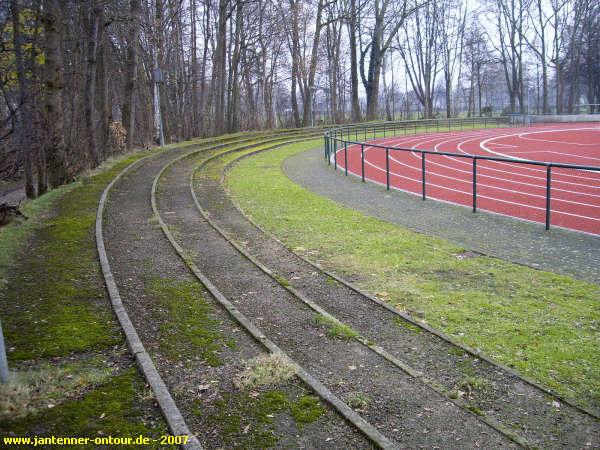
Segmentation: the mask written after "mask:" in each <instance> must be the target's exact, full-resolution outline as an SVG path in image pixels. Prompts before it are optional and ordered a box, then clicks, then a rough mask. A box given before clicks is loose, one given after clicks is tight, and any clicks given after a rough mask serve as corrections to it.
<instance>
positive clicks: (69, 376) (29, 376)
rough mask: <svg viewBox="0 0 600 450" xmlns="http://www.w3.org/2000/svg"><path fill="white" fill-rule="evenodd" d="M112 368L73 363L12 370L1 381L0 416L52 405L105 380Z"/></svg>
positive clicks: (3, 416) (12, 416) (4, 417)
mask: <svg viewBox="0 0 600 450" xmlns="http://www.w3.org/2000/svg"><path fill="white" fill-rule="evenodd" d="M112 372H113V371H112V369H110V368H81V367H79V366H78V365H75V364H71V365H66V366H50V365H46V366H44V367H42V368H40V369H30V370H26V371H18V372H12V373H11V378H10V380H9V382H8V383H3V384H0V420H6V419H11V420H12V419H17V418H21V417H24V416H26V415H28V414H32V413H35V412H38V411H40V410H44V409H48V408H49V407H54V406H56V405H57V404H59V403H62V402H64V401H65V399H68V398H70V397H74V396H77V395H78V394H81V392H82V391H84V390H89V389H90V388H91V387H94V386H97V385H98V384H101V383H103V382H106V380H107V379H108V378H109V377H110V376H111V375H112Z"/></svg>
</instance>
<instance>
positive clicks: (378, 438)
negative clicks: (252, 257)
mask: <svg viewBox="0 0 600 450" xmlns="http://www.w3.org/2000/svg"><path fill="white" fill-rule="evenodd" d="M310 140H312V139H310ZM295 142H298V141H295ZM295 142H289V143H287V144H281V145H279V146H275V147H273V148H276V147H280V146H283V145H288V144H292V143H295ZM273 148H269V149H261V150H258V152H261V151H266V150H272V149H273ZM234 151H235V150H230V151H227V152H224V153H233V152H234ZM190 155H191V154H188V155H182V156H181V157H179V158H176V159H174V160H173V161H171V162H170V163H169V164H167V165H166V166H164V167H163V169H162V170H161V171H160V172H159V173H158V174H157V175H156V176H155V178H154V183H153V185H152V194H151V195H152V197H151V203H152V209H153V211H154V214H155V216H156V218H157V219H158V223H159V224H160V226H161V228H162V230H163V232H164V234H165V236H166V237H167V239H168V240H169V241H170V242H171V245H172V246H173V248H174V249H175V251H176V252H177V254H178V255H179V256H180V257H181V259H182V260H183V261H184V262H185V263H186V264H187V266H188V267H189V269H190V270H191V271H192V273H193V274H194V275H195V276H196V277H197V278H198V279H199V280H200V282H201V283H202V284H203V285H204V286H205V287H206V288H207V289H208V290H209V291H210V293H211V294H212V295H213V297H214V298H215V299H216V300H217V301H218V302H219V303H220V304H221V305H222V306H223V307H224V308H225V309H226V310H227V312H229V313H230V314H231V316H232V317H233V318H235V319H236V320H237V321H238V322H239V323H240V325H242V326H243V327H244V328H245V329H246V330H247V331H248V332H249V333H250V334H251V335H252V336H253V337H254V338H255V339H256V340H257V341H258V342H260V343H261V344H262V345H263V346H264V347H266V348H267V349H268V350H269V351H270V352H272V353H278V354H281V355H283V356H284V358H285V359H286V360H287V361H288V363H289V364H290V365H291V366H292V367H294V369H295V371H296V375H297V376H298V378H300V379H301V380H302V381H303V382H304V383H306V384H307V385H308V386H309V387H310V388H311V389H313V390H314V391H315V392H316V393H317V394H318V395H319V396H320V397H321V398H322V399H323V400H325V401H326V402H327V403H329V404H330V405H331V406H333V407H334V408H335V409H336V410H337V411H338V412H339V413H340V414H341V415H342V416H343V417H344V418H345V419H346V420H347V421H349V422H350V423H351V424H352V425H354V426H355V427H356V428H357V429H358V430H359V431H360V432H361V433H363V434H364V435H365V436H367V437H368V438H369V439H370V440H371V441H372V442H373V443H375V444H376V445H377V446H378V447H380V448H382V449H397V448H399V447H398V445H397V444H396V443H395V442H393V441H391V440H390V439H388V438H387V437H385V436H384V435H383V434H382V433H380V432H379V431H378V430H377V429H376V428H375V427H374V426H373V425H371V424H370V423H368V422H367V421H365V420H364V419H363V418H362V417H361V416H360V415H359V414H358V413H357V412H356V411H354V410H353V409H352V408H350V407H349V406H348V405H346V403H344V402H343V401H341V400H340V399H339V398H338V397H337V396H335V395H334V394H333V393H332V392H331V391H330V390H329V389H328V388H327V387H325V385H323V384H322V383H321V382H320V381H319V380H317V379H316V378H314V377H313V376H312V375H311V374H310V373H308V372H307V371H306V370H304V369H303V368H302V367H301V366H300V365H299V364H298V363H296V362H295V361H294V360H292V359H291V358H290V357H289V356H288V355H287V354H286V353H285V352H283V351H282V350H281V349H280V348H279V347H278V346H277V345H276V344H275V343H274V342H273V341H271V340H270V339H269V338H267V337H266V336H265V335H264V334H263V333H262V332H261V331H260V329H259V328H258V327H256V326H255V325H254V324H253V323H252V322H251V321H250V320H249V319H248V318H247V317H246V316H244V315H243V314H242V313H241V312H240V311H239V310H238V309H237V308H236V307H235V306H234V305H233V304H232V303H231V302H229V300H227V298H226V297H225V296H224V295H223V294H222V293H221V292H220V291H219V290H218V289H217V288H216V286H215V285H214V284H212V282H211V281H210V280H209V279H208V278H207V277H206V276H205V275H204V274H203V273H202V272H201V271H200V269H199V268H198V267H197V266H196V264H194V262H193V261H192V260H191V259H190V258H189V257H188V256H186V255H185V253H184V249H183V248H182V247H181V246H180V245H179V244H178V243H177V242H176V241H175V238H174V237H173V235H172V234H171V232H170V231H169V229H168V226H167V224H166V223H165V222H164V221H163V220H162V217H161V216H160V214H159V212H158V208H157V206H156V195H155V194H156V186H157V184H158V180H159V178H160V177H161V175H162V174H163V172H164V171H165V170H166V169H167V168H168V167H169V166H170V165H172V164H175V163H176V162H178V161H180V160H182V159H185V158H186V157H189V156H190ZM193 174H194V172H192V177H193ZM192 179H193V178H192ZM192 196H193V199H194V202H197V198H196V196H195V194H194V193H193V191H192Z"/></svg>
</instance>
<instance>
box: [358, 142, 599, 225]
mask: <svg viewBox="0 0 600 450" xmlns="http://www.w3.org/2000/svg"><path fill="white" fill-rule="evenodd" d="M370 148H373V147H370ZM365 150H366V147H365ZM365 163H366V164H368V165H369V166H371V167H373V168H374V169H376V170H379V171H380V172H383V173H386V171H385V169H383V168H381V167H379V166H378V165H376V164H373V163H371V162H370V161H368V160H367V159H366V158H365ZM409 167H410V166H409ZM348 173H350V174H352V175H354V176H356V177H360V176H361V175H360V174H358V173H356V172H353V171H352V170H348ZM390 175H394V176H396V177H399V178H403V179H405V180H410V181H416V182H418V183H421V182H422V180H421V178H418V179H417V178H411V177H408V176H405V175H401V174H399V173H396V172H392V171H390ZM369 181H372V182H374V183H377V184H380V185H383V186H385V183H382V182H379V181H375V180H372V179H369ZM427 186H434V187H437V188H440V189H445V190H447V191H451V192H458V193H461V194H467V195H473V193H472V192H471V191H463V190H460V189H453V188H450V187H448V186H443V185H439V184H435V183H428V184H427ZM390 187H392V188H394V189H397V190H399V191H403V192H408V193H410V194H415V195H419V193H418V192H413V191H409V190H407V189H402V188H399V187H395V186H391V185H390ZM432 198H435V197H432ZM477 198H485V199H488V200H492V201H497V202H500V203H508V204H510V205H517V206H522V207H524V208H532V209H537V210H541V211H545V210H546V208H543V207H540V206H534V205H528V204H524V203H518V202H514V201H509V200H503V199H501V198H495V197H489V196H487V195H480V194H478V195H477ZM553 200H555V201H558V200H559V199H553ZM442 201H447V200H442ZM447 202H448V203H452V204H455V205H456V204H459V205H460V203H457V202H450V201H447ZM484 210H485V209H484ZM552 214H562V215H566V216H571V217H578V218H581V219H589V220H593V221H597V222H600V218H596V217H588V216H583V215H580V214H574V213H569V212H566V211H559V210H555V209H552ZM503 215H508V214H503ZM513 217H514V216H513Z"/></svg>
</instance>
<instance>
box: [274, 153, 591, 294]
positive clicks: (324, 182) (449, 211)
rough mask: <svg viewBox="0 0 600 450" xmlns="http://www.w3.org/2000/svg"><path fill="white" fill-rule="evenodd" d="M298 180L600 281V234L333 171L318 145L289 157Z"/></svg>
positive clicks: (367, 209)
mask: <svg viewBox="0 0 600 450" xmlns="http://www.w3.org/2000/svg"><path fill="white" fill-rule="evenodd" d="M283 171H284V173H285V174H286V176H287V177H288V178H290V179H291V180H292V181H294V182H295V183H297V184H299V185H301V186H303V187H305V188H306V189H309V190H311V191H313V192H315V193H317V194H319V195H322V196H324V197H326V198H329V199H331V200H333V201H335V202H336V203H339V204H341V205H344V206H346V207H348V208H352V209H356V210H358V211H361V212H363V213H365V214H368V215H370V216H373V217H377V218H379V219H381V220H385V221H387V222H390V223H394V224H396V225H399V226H401V227H404V228H408V229H410V230H414V231H417V232H420V233H424V234H427V235H430V236H435V237H439V238H442V239H444V240H446V241H448V242H451V243H453V244H456V245H460V246H463V247H466V248H468V249H470V250H474V251H477V252H480V253H483V254H486V255H490V256H495V257H498V258H501V259H505V260H507V261H512V262H516V263H519V264H524V265H526V266H530V267H534V268H536V269H540V270H547V271H549V272H554V273H558V274H563V275H567V276H571V277H574V278H577V279H579V280H584V281H589V282H592V283H595V284H600V238H598V237H593V236H590V235H585V234H581V233H575V232H570V231H565V230H560V229H556V228H554V229H552V228H551V229H550V230H549V231H545V230H544V226H543V225H541V224H533V223H528V222H524V221H519V220H516V219H511V218H507V217H502V216H498V215H494V214H489V213H486V212H478V213H476V214H473V213H472V212H471V210H470V209H469V208H463V207H459V206H454V205H449V204H446V203H442V202H438V201H435V200H427V201H425V202H423V201H422V200H421V198H420V197H417V196H415V195H410V194H406V193H403V192H399V191H389V192H387V191H386V190H385V187H381V186H378V185H375V184H373V183H362V182H361V181H360V179H359V178H356V177H354V176H348V177H345V176H344V172H343V171H342V170H338V171H334V170H333V166H331V167H329V166H328V165H327V162H326V161H325V160H324V157H323V151H322V149H319V148H316V149H313V150H310V151H307V152H303V153H300V154H298V155H295V156H293V157H291V158H289V159H288V160H287V161H285V163H284V165H283Z"/></svg>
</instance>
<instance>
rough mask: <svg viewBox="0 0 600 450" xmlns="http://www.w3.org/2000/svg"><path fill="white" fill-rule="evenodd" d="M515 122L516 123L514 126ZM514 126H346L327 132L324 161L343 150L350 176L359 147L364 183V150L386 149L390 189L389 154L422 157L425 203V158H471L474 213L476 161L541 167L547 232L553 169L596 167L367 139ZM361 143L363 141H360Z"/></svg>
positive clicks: (436, 122)
mask: <svg viewBox="0 0 600 450" xmlns="http://www.w3.org/2000/svg"><path fill="white" fill-rule="evenodd" d="M515 122H516V123H515ZM490 126H491V127H511V126H523V124H521V123H519V121H514V120H513V119H511V118H510V117H474V118H468V119H430V120H413V121H405V122H382V123H370V124H364V125H354V126H347V127H338V128H334V129H331V130H329V131H327V132H326V133H325V135H324V138H325V159H326V160H327V162H328V164H329V165H331V160H332V158H331V155H332V154H333V155H337V153H338V152H339V151H340V150H342V149H343V152H344V170H345V174H346V175H348V147H349V146H352V145H359V146H360V153H361V179H362V181H363V182H364V181H365V155H364V153H365V147H369V148H381V149H383V150H385V172H386V183H385V184H386V189H387V190H389V189H390V151H401V152H413V153H419V154H420V155H421V196H422V199H423V200H426V198H427V177H426V175H427V172H426V167H425V161H426V155H436V156H449V157H453V158H461V159H468V160H471V161H472V210H473V212H474V213H475V212H477V161H500V162H505V163H514V164H522V165H527V166H541V167H545V168H546V194H545V203H546V205H545V213H546V219H545V222H546V230H548V229H550V213H551V209H550V206H551V205H550V204H551V193H552V169H553V168H562V169H575V170H587V171H594V172H600V167H597V166H582V165H576V164H561V163H552V162H544V161H533V160H523V159H513V158H503V157H495V156H478V155H471V154H464V153H452V152H439V151H434V150H418V149H413V148H403V147H395V146H389V145H380V144H376V143H370V142H369V141H368V140H376V139H381V138H386V137H393V136H404V135H408V134H418V133H429V132H441V131H456V130H470V129H478V128H488V127H490ZM359 138H360V139H362V140H360V139H359ZM333 163H334V169H335V170H337V168H338V161H337V157H334V158H333Z"/></svg>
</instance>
